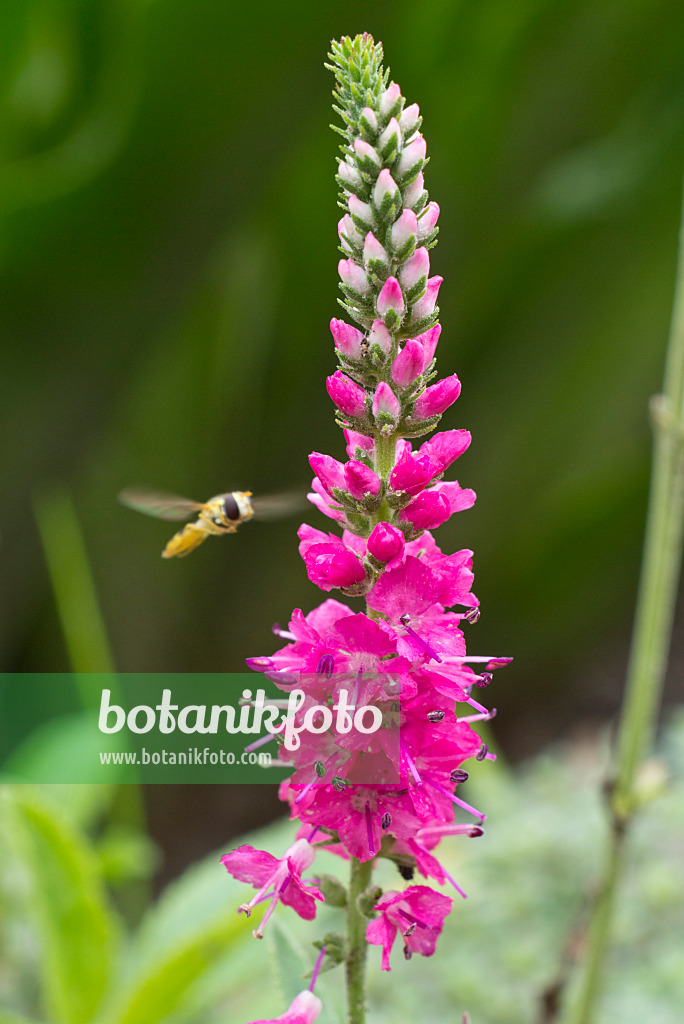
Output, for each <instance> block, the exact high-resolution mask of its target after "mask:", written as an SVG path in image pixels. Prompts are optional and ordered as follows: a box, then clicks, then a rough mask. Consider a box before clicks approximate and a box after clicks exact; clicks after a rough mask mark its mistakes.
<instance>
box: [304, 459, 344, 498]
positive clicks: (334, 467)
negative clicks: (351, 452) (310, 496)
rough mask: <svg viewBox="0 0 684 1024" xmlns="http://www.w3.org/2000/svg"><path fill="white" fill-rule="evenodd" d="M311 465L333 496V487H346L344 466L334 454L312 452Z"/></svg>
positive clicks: (342, 488)
mask: <svg viewBox="0 0 684 1024" xmlns="http://www.w3.org/2000/svg"><path fill="white" fill-rule="evenodd" d="M309 465H310V466H311V468H312V469H313V471H314V473H315V474H316V476H317V477H318V479H319V480H320V481H321V483H322V484H323V487H324V488H325V490H326V491H327V492H328V494H330V495H331V496H332V492H333V488H334V487H339V488H340V489H341V490H344V489H345V479H344V466H343V465H342V463H341V462H338V461H337V459H333V457H332V455H324V454H323V453H322V452H311V455H310V456H309Z"/></svg>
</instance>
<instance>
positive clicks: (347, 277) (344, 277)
mask: <svg viewBox="0 0 684 1024" xmlns="http://www.w3.org/2000/svg"><path fill="white" fill-rule="evenodd" d="M337 270H338V273H339V275H340V280H341V281H342V284H344V285H346V286H347V288H351V289H352V291H355V292H357V293H358V294H359V295H367V294H368V292H369V291H370V284H369V282H368V278H367V277H366V272H365V270H362V269H361V267H357V265H356V263H354V261H353V260H340V262H339V263H338V264H337Z"/></svg>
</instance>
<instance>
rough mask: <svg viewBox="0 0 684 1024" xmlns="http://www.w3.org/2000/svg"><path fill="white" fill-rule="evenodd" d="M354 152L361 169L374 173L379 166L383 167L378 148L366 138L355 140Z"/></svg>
mask: <svg viewBox="0 0 684 1024" xmlns="http://www.w3.org/2000/svg"><path fill="white" fill-rule="evenodd" d="M354 153H355V154H356V161H357V163H358V165H359V170H360V171H365V173H366V174H372V173H373V172H374V171H377V169H378V168H379V167H382V160H381V159H380V157H379V156H378V153H377V150H375V149H373V147H372V146H371V145H370V144H369V143H368V142H366V141H365V139H356V140H355V141H354Z"/></svg>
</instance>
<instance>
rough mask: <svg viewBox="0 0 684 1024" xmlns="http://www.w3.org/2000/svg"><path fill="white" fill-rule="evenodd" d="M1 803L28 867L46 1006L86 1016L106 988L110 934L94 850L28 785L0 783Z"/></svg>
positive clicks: (76, 1022) (74, 1018)
mask: <svg viewBox="0 0 684 1024" xmlns="http://www.w3.org/2000/svg"><path fill="white" fill-rule="evenodd" d="M1 806H2V807H3V808H4V810H5V811H6V812H7V815H8V818H9V826H10V827H9V830H8V832H9V834H10V837H11V839H12V840H13V841H14V842H15V843H16V846H17V852H18V853H19V855H20V856H21V858H22V860H23V861H24V863H25V865H26V867H27V868H28V871H29V874H30V885H31V910H32V912H33V913H34V914H35V916H36V923H37V927H38V934H39V937H40V941H41V946H42V958H41V988H42V996H43V1002H44V1006H45V1010H46V1013H47V1015H48V1016H49V1017H50V1019H51V1020H52V1021H53V1022H55V1024H61V1022H64V1024H86V1022H87V1021H90V1020H91V1019H92V1018H93V1016H94V1014H95V1013H96V1011H97V1009H98V1007H99V1005H100V1003H101V1001H102V998H103V996H104V993H105V991H106V989H107V986H108V983H109V978H110V969H111V964H112V962H113V958H114V954H115V937H116V926H115V921H114V918H113V915H112V913H111V911H110V910H109V908H108V906H107V903H106V901H105V897H104V893H103V891H102V885H101V880H100V877H99V874H98V871H97V866H96V861H95V858H93V856H92V854H91V853H90V852H89V851H88V849H87V848H86V846H85V845H84V843H83V840H82V839H81V837H80V836H79V835H78V834H77V833H76V832H75V831H74V829H73V828H72V826H71V825H70V824H69V823H68V822H67V819H66V817H65V816H64V813H63V812H62V811H58V810H56V809H55V808H52V807H50V805H49V804H48V803H46V802H43V800H42V799H41V798H40V796H39V794H38V792H37V791H36V790H33V789H29V788H28V787H26V788H24V787H22V788H19V787H6V788H5V790H4V792H3V794H2V805H1Z"/></svg>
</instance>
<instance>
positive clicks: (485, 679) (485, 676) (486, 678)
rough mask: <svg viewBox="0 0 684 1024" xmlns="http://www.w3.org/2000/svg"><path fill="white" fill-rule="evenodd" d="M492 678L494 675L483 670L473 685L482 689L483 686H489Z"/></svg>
mask: <svg viewBox="0 0 684 1024" xmlns="http://www.w3.org/2000/svg"><path fill="white" fill-rule="evenodd" d="M493 678H494V677H493V676H492V673H491V672H483V673H482V674H481V675H479V676H478V677H477V679H476V680H475V685H476V686H477V687H478V689H480V690H482V689H484V687H485V686H489V684H490V683H491V681H492V679H493Z"/></svg>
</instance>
